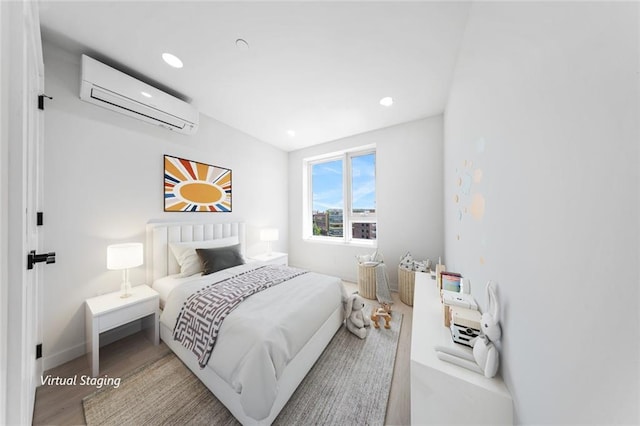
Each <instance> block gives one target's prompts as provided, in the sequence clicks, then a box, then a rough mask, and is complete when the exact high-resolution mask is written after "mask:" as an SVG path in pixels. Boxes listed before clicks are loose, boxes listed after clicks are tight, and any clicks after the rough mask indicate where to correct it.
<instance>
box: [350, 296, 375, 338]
mask: <svg viewBox="0 0 640 426" xmlns="http://www.w3.org/2000/svg"><path fill="white" fill-rule="evenodd" d="M363 309H364V300H363V299H362V297H360V296H359V295H358V294H356V293H354V294H352V295H351V296H349V299H348V300H347V311H346V313H345V316H346V318H347V319H346V324H347V329H348V330H349V331H350V332H352V333H353V334H355V335H356V336H358V337H359V338H361V339H364V338H365V337H367V329H366V328H365V327H369V326H371V320H370V319H369V317H367V316H366V315H365V314H364V312H363Z"/></svg>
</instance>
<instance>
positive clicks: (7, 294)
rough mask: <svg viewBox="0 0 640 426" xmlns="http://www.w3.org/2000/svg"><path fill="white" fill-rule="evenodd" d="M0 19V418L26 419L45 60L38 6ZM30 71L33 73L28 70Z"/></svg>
mask: <svg viewBox="0 0 640 426" xmlns="http://www.w3.org/2000/svg"><path fill="white" fill-rule="evenodd" d="M0 20H1V23H2V25H1V27H0V28H2V29H1V30H0V33H1V34H0V49H1V50H0V54H1V56H2V66H1V71H0V99H2V101H1V103H2V105H1V107H0V115H1V117H0V124H1V125H2V127H1V128H2V130H1V131H0V138H1V143H0V165H1V166H2V170H3V171H2V172H0V203H2V207H3V211H4V212H6V215H3V216H0V235H1V236H2V237H3V238H2V241H3V243H2V245H1V246H0V251H2V254H3V256H2V263H0V267H1V273H0V280H2V283H1V284H2V288H3V289H4V290H3V293H0V296H4V297H2V298H1V301H0V308H3V309H2V312H3V314H2V316H0V344H1V345H2V347H3V348H5V350H4V351H1V352H0V369H1V370H2V371H1V372H2V373H6V374H1V375H0V376H1V377H2V379H0V400H1V402H0V423H7V424H30V423H31V422H32V418H33V407H34V403H35V388H36V386H37V385H38V383H37V381H36V378H37V376H39V375H40V374H41V371H40V369H41V365H42V363H41V362H37V361H36V360H35V341H36V339H38V338H39V337H40V334H41V328H42V327H41V320H40V315H41V312H38V311H39V310H40V307H41V301H40V300H39V299H40V298H41V291H39V287H40V286H39V283H38V281H39V280H40V278H41V274H40V273H37V272H36V270H31V271H27V253H28V251H29V250H32V249H35V250H39V249H40V247H39V242H38V241H37V240H38V238H37V235H36V236H35V238H34V237H33V235H29V233H28V231H29V230H31V229H32V226H35V215H36V212H35V211H34V210H35V209H36V208H38V207H39V203H40V198H41V194H40V193H39V190H38V189H37V186H38V182H39V177H38V176H40V175H41V173H42V170H41V167H42V164H41V162H40V153H39V151H40V144H41V141H42V137H43V135H42V133H43V127H42V124H41V123H42V120H43V117H42V116H39V115H38V111H37V110H36V109H35V105H37V94H38V93H37V92H41V90H42V88H43V77H44V64H43V60H42V42H41V38H40V22H39V16H38V6H37V3H36V2H32V1H29V0H22V1H16V2H0ZM34 70H35V74H37V76H33V75H30V74H29V73H30V72H31V71H34ZM34 138H35V139H34ZM39 169H40V170H39ZM27 194H29V196H27ZM29 199H31V200H33V201H31V202H29ZM5 237H6V238H5ZM5 241H6V243H4V242H5ZM34 241H35V244H34ZM5 308H6V309H5ZM5 312H6V313H5ZM29 313H32V314H33V315H29Z"/></svg>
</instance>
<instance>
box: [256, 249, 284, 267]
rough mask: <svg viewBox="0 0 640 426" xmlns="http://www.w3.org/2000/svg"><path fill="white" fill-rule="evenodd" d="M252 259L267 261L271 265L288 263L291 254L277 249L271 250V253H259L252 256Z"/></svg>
mask: <svg viewBox="0 0 640 426" xmlns="http://www.w3.org/2000/svg"><path fill="white" fill-rule="evenodd" d="M251 259H253V260H257V261H260V262H265V263H268V264H270V265H285V266H286V265H288V264H289V255H288V254H287V253H280V252H277V251H274V252H271V254H266V253H265V254H259V255H256V256H252V257H251Z"/></svg>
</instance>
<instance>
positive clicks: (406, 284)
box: [398, 266, 416, 306]
mask: <svg viewBox="0 0 640 426" xmlns="http://www.w3.org/2000/svg"><path fill="white" fill-rule="evenodd" d="M415 282H416V273H415V272H414V271H410V270H409V269H405V268H401V267H399V266H398V290H399V291H400V300H402V303H404V304H406V305H409V306H413V292H414V287H415Z"/></svg>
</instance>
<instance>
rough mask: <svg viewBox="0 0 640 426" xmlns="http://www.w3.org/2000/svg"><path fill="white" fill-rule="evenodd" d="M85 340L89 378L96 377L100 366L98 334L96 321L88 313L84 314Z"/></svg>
mask: <svg viewBox="0 0 640 426" xmlns="http://www.w3.org/2000/svg"><path fill="white" fill-rule="evenodd" d="M85 315H86V316H85V338H86V341H87V342H86V352H87V358H88V360H89V370H90V371H91V376H93V377H96V376H98V373H99V370H100V366H99V360H100V353H99V351H100V333H98V321H99V320H97V319H94V318H93V317H92V316H91V315H90V314H89V313H86V314H85Z"/></svg>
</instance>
